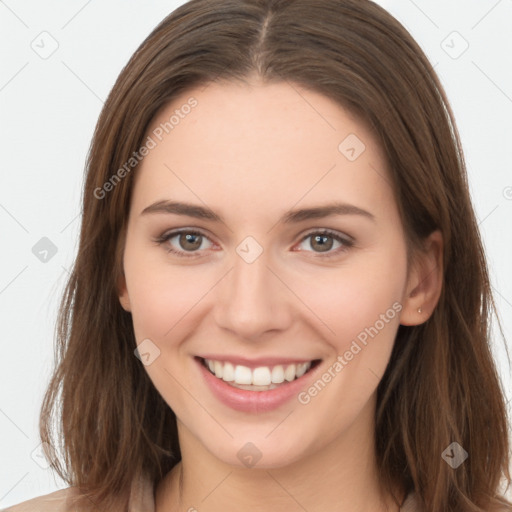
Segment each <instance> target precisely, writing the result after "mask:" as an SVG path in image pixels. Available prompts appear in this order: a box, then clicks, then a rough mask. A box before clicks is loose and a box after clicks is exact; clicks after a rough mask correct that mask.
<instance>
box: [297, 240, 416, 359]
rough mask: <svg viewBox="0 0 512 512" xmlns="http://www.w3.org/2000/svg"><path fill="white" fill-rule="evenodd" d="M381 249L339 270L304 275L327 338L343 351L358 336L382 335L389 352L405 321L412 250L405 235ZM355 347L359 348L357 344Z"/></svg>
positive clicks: (364, 338) (357, 256)
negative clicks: (406, 245)
mask: <svg viewBox="0 0 512 512" xmlns="http://www.w3.org/2000/svg"><path fill="white" fill-rule="evenodd" d="M381 247H382V249H379V250H378V251H375V252H370V251H366V252H365V253H363V252H360V253H359V254H354V255H353V256H352V257H351V258H349V259H347V260H346V262H345V263H344V264H343V265H340V267H339V268H338V269H328V270H327V271H326V272H324V273H323V274H318V275H317V276H316V278H315V279H311V276H309V277H303V278H301V279H302V281H301V287H303V291H302V293H306V290H307V295H306V296H307V297H308V306H310V307H311V309H312V310H313V311H314V312H315V314H316V316H317V317H318V318H320V320H321V321H322V323H323V324H324V325H325V327H326V328H325V329H322V330H323V331H324V332H325V333H326V340H328V341H329V343H330V344H331V346H332V347H333V348H334V349H335V350H336V352H337V354H343V353H344V352H345V351H347V350H349V349H350V347H351V346H352V342H353V341H354V340H359V341H360V345H361V346H365V342H368V340H373V339H379V340H381V345H383V344H386V345H387V347H386V348H382V349H379V350H383V352H384V353H385V354H387V352H388V349H389V348H390V347H389V345H392V344H393V341H394V336H395V334H396V330H397V328H398V325H399V318H400V310H401V308H402V306H401V302H400V301H401V300H402V293H403V289H404V286H405V282H406V271H407V269H406V253H405V248H404V246H403V245H402V243H401V241H400V240H397V243H396V244H395V245H391V246H390V245H388V246H381ZM354 350H357V348H355V349H354Z"/></svg>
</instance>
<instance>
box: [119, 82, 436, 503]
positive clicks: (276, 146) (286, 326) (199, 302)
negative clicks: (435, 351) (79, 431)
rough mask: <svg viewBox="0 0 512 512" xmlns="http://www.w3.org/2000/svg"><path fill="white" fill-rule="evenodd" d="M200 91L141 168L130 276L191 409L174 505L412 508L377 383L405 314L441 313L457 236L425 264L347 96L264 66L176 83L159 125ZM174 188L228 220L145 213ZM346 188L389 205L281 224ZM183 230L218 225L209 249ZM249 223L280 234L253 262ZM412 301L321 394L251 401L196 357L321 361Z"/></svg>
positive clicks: (137, 322)
mask: <svg viewBox="0 0 512 512" xmlns="http://www.w3.org/2000/svg"><path fill="white" fill-rule="evenodd" d="M191 96H193V97H194V98H196V99H197V101H198V105H197V106H196V107H195V108H194V109H192V111H191V112H190V113H189V114H188V115H187V116H184V118H183V119H180V121H179V124H178V125H176V126H175V127H174V129H173V130H172V131H171V132H170V133H169V134H168V135H166V136H165V137H164V138H163V140H162V141H161V142H159V143H158V145H157V146H156V147H155V148H154V149H152V150H151V151H150V152H149V154H148V155H147V156H146V157H145V158H144V160H143V161H142V163H141V165H140V167H139V168H138V169H137V173H136V177H135V184H134V190H133V196H132V203H131V207H130V215H129V219H128V227H127V233H126V242H125V252H124V277H123V279H122V280H121V282H120V283H119V298H120V302H121V304H122V306H123V307H124V308H125V310H127V311H130V312H131V313H132V317H133V325H134V331H135V336H136V339H137V343H141V342H142V340H144V339H148V338H149V339H150V340H151V342H152V343H154V344H155V345H156V346H157V347H158V349H159V350H160V355H159V356H158V357H157V358H156V359H155V360H154V361H153V362H152V363H151V364H149V365H148V366H145V369H146V370H147V372H148V374H149V376H150V378H151V380H152V382H153V383H154V385H155V387H156V389H157V390H158V391H159V392H160V394H161V395H162V396H163V398H164V399H165V401H166V402H167V403H168V404H169V406H170V407H171V408H172V409H173V410H174V412H175V413H176V416H177V419H178V431H179V438H180V446H181V450H182V462H181V463H180V464H178V465H177V466H176V467H175V468H174V469H173V470H172V471H171V472H170V473H169V474H168V475H167V476H166V478H165V479H163V480H162V482H160V484H159V485H158V487H157V489H156V510H157V512H162V511H164V510H165V511H175V510H194V508H195V509H196V510H200V511H201V512H203V511H204V512H210V511H211V512H213V511H226V510H252V511H260V510H261V511H265V512H268V511H274V510H275V511H280V510H289V511H295V510H297V511H299V510H300V511H303V510H304V509H306V510H308V511H309V512H313V511H320V510H321V511H331V510H332V511H334V510H336V511H340V510H347V511H349V510H350V511H351V512H362V511H370V510H372V511H384V510H398V509H397V507H396V505H395V504H394V503H393V501H392V499H391V496H390V494H389V493H388V492H387V491H386V490H384V489H381V486H380V484H379V475H378V473H377V470H376V465H375V450H374V442H373V435H374V421H373V415H374V412H375V405H376V389H377V386H378V384H379V381H380V379H381V377H382V375H383V373H384V371H385V369H386V365H387V363H388V361H389V357H390V354H391V350H392V348H393V343H394V340H395V335H396V332H397V329H398V326H399V324H400V323H402V324H404V325H415V324H420V323H422V322H424V321H426V320H427V319H428V317H429V316H430V315H431V313H432V310H433V309H434V308H435V305H436V303H437V301H438V299H439V295H440V292H441V286H442V270H441V269H442V261H441V257H442V238H441V235H440V233H439V232H434V233H433V234H432V235H431V236H430V237H429V239H428V240H427V241H426V244H425V250H424V251H423V252H421V253H420V254H419V255H418V257H417V258H415V260H414V264H412V265H411V266H409V267H408V266H407V259H406V240H405V235H404V231H403V227H402V223H401V220H400V217H399V213H398V209H397V205H396V200H395V198H394V195H393V191H392V189H391V187H390V185H389V183H390V181H391V179H390V177H389V172H388V169H387V168H386V161H385V157H384V153H383V152H382V150H381V148H380V147H379V146H378V144H377V142H376V140H375V139H374V137H373V135H372V133H371V132H370V131H369V129H368V127H367V126H366V125H365V124H364V123H363V122H361V121H360V120H358V119H357V118H355V117H354V116H353V115H351V114H350V113H349V112H348V111H347V110H345V109H344V108H342V107H341V106H340V105H338V104H337V103H334V102H333V101H331V100H330V99H328V98H326V97H324V96H322V95H319V94H317V93H314V92H312V91H306V90H304V89H301V88H300V87H299V86H298V85H296V84H294V85H293V86H292V85H291V84H289V83H278V84H272V85H268V84H267V85H265V84H263V83H261V82H259V81H258V80H257V79H256V78H254V80H252V81H251V82H250V85H245V84H244V85H240V84H235V83H229V82H228V83H212V84H210V85H208V86H207V87H206V88H201V89H199V88H198V89H194V90H190V91H187V92H186V93H184V94H183V95H182V96H181V97H179V98H176V99H175V100H174V101H173V102H172V104H170V105H168V106H167V107H166V108H165V109H164V110H163V111H161V112H160V113H159V114H158V115H157V117H156V118H155V119H154V121H153V125H152V126H151V127H150V130H149V131H148V134H149V135H150V134H151V131H152V130H153V129H154V128H155V127H157V126H158V125H159V124H160V123H161V122H164V121H165V120H168V119H169V117H170V116H171V115H172V113H173V112H174V110H175V109H177V108H180V107H181V106H182V105H183V104H185V103H186V101H187V99H188V98H190V97H191ZM349 134H356V135H357V137H358V138H359V139H360V140H361V141H362V142H363V143H364V145H365V150H364V151H363V152H362V153H361V154H360V155H359V156H358V158H356V159H355V160H354V161H349V160H348V159H347V158H346V156H345V155H344V154H342V152H340V150H339V149H338V146H339V144H340V142H342V141H343V140H344V139H345V138H346V137H347V136H348V135H349ZM171 199H172V200H174V201H180V202H187V203H192V204H194V205H199V206H207V207H209V208H211V209H212V210H214V211H215V212H216V213H218V214H219V215H221V216H222V218H223V219H224V223H222V222H216V221H213V220H208V219H198V218H194V217H189V216H183V215H177V214H170V213H150V214H141V212H142V211H143V210H144V209H145V208H146V207H148V206H149V205H151V204H152V203H154V202H157V201H161V200H171ZM333 201H338V202H344V203H349V204H352V205H356V206H357V207H359V208H362V209H364V210H366V211H368V212H370V213H371V214H372V215H373V216H374V220H371V219H369V218H367V217H365V216H362V215H355V214H346V215H330V216H327V217H324V218H316V219H315V218H313V219H306V220H302V221H301V222H298V223H293V224H289V225H287V224H284V223H280V222H279V219H280V218H281V216H282V215H283V214H284V213H285V212H287V211H288V210H290V209H300V208H309V207H316V206H322V205H325V204H327V203H331V202H333ZM180 228H187V229H193V230H200V231H201V232H202V233H203V234H204V235H205V237H204V238H202V239H201V238H200V239H199V240H202V243H201V245H200V246H199V248H194V247H192V249H190V245H187V243H186V241H183V240H181V244H180V237H179V236H174V237H173V238H172V239H171V240H168V241H166V242H164V243H162V244H158V243H155V241H154V239H155V238H157V237H159V236H160V235H162V234H165V233H169V232H170V231H172V230H175V229H180ZM322 229H330V230H334V231H335V232H336V233H337V234H339V236H341V237H345V238H346V237H347V236H349V237H352V239H353V240H354V245H353V246H351V247H345V246H344V244H343V242H338V241H336V239H334V238H331V237H330V236H328V237H327V239H325V242H326V243H327V245H328V248H327V250H326V249H324V250H322V246H321V245H319V244H315V243H314V237H313V236H309V237H308V238H306V236H307V235H314V234H315V233H318V231H319V230H322ZM247 236H252V237H253V238H254V239H255V240H256V241H257V243H258V244H259V245H260V246H261V248H262V249H263V252H262V253H261V255H260V256H259V257H258V258H257V259H256V260H255V261H254V262H252V263H250V264H249V263H247V262H246V261H245V260H244V259H243V258H242V257H240V256H239V254H238V253H237V251H236V249H237V247H238V246H239V244H240V243H241V242H242V241H243V240H244V239H245V238H246V237H247ZM330 244H332V245H330ZM169 247H173V248H174V249H176V250H179V251H181V252H183V253H187V250H188V251H189V252H188V253H189V254H190V253H191V252H192V253H193V254H194V256H193V257H188V258H187V257H179V256H177V255H174V254H172V253H169V252H168V248H169ZM324 247H325V246H324ZM340 247H341V248H342V250H340ZM325 250H326V251H327V252H324V251H325ZM194 251H195V252H194ZM326 254H330V255H332V257H330V258H328V257H326V256H325V255H326ZM394 303H399V304H400V305H401V311H399V312H398V313H397V314H396V316H395V317H394V318H393V319H391V320H389V321H388V322H387V323H385V326H384V327H383V328H381V329H380V330H379V332H378V334H377V335H376V336H375V337H374V338H373V339H372V338H370V339H369V341H368V343H367V345H366V346H364V347H363V349H362V350H361V351H360V352H359V353H358V354H357V355H355V356H354V357H353V359H352V360H351V361H349V362H348V363H347V365H346V366H345V367H344V368H343V370H342V371H340V372H339V373H337V375H336V377H335V378H333V379H332V380H331V382H329V383H328V385H326V386H325V388H323V389H322V390H321V391H320V392H319V393H318V394H317V395H316V396H315V397H313V398H312V399H311V400H310V402H309V403H307V404H302V403H300V402H299V400H297V399H292V400H290V401H289V402H287V403H286V404H284V405H282V406H281V407H279V408H278V409H276V410H273V411H269V412H264V413H259V414H252V413H247V412H239V411H235V410H233V409H231V408H229V407H227V406H226V405H224V404H222V403H221V402H219V401H218V400H217V398H216V397H215V396H214V395H213V394H212V393H211V391H210V389H209V388H208V387H207V385H206V384H205V382H204V381H203V379H202V378H201V375H200V373H199V370H198V367H197V363H196V362H195V360H194V356H197V355H198V354H205V353H213V352H214V353H218V354H235V355H239V356H243V357H247V358H256V357H262V356H265V357H270V356H276V357H289V358H290V359H291V358H297V357H300V358H303V359H321V360H322V362H321V364H320V366H319V368H318V370H317V372H318V373H317V375H321V374H322V373H324V372H326V371H328V368H329V367H331V366H332V365H333V363H334V362H335V361H336V358H337V356H338V355H343V354H344V353H345V352H346V351H347V350H348V349H349V348H350V345H351V343H352V341H353V340H354V339H355V338H356V337H357V335H358V334H359V333H361V332H362V331H364V329H365V327H369V326H373V325H375V323H376V321H377V320H378V319H379V318H380V317H379V315H382V314H385V313H386V311H387V310H389V309H390V308H391V307H392V305H393V304H394ZM420 307H421V308H422V312H421V313H419V312H418V308H420ZM311 384H312V382H309V384H308V386H309V385H311ZM247 442H251V443H253V444H254V445H255V446H256V447H257V448H258V450H259V452H261V454H262V456H261V459H260V460H259V461H258V463H257V464H256V465H255V466H254V467H251V468H248V467H246V466H244V464H242V462H241V461H240V460H239V458H238V457H237V453H238V452H239V450H240V449H241V448H242V447H243V446H244V445H246V443H247ZM326 468H328V470H327V469H326ZM180 482H181V486H180ZM396 491H397V492H398V493H399V496H400V497H401V498H403V495H401V494H400V490H399V489H398V488H397V489H396Z"/></svg>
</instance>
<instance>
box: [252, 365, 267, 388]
mask: <svg viewBox="0 0 512 512" xmlns="http://www.w3.org/2000/svg"><path fill="white" fill-rule="evenodd" d="M271 377H272V376H271V374H270V370H269V369H268V367H267V366H261V367H259V368H255V369H254V370H253V372H252V383H253V384H254V385H255V386H268V385H270V383H271V382H272V378H271Z"/></svg>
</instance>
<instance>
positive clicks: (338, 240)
mask: <svg viewBox="0 0 512 512" xmlns="http://www.w3.org/2000/svg"><path fill="white" fill-rule="evenodd" d="M308 239H309V243H308V242H307V240H308ZM301 245H302V246H303V247H302V248H301V249H300V250H301V251H306V252H313V253H316V254H317V255H318V256H320V257H325V258H329V257H331V256H337V255H339V254H340V253H343V252H345V251H346V250H347V249H349V248H350V247H352V246H353V245H354V241H353V240H352V239H350V238H349V237H343V236H341V235H339V234H338V233H336V232H334V231H329V230H322V231H314V232H312V233H309V234H308V235H306V236H305V237H304V238H303V239H302V242H301ZM309 249H312V250H309Z"/></svg>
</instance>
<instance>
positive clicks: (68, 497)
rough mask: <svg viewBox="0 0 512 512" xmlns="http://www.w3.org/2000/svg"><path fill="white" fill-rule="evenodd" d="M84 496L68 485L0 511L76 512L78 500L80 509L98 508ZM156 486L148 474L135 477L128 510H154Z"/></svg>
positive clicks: (84, 511)
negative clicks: (81, 498)
mask: <svg viewBox="0 0 512 512" xmlns="http://www.w3.org/2000/svg"><path fill="white" fill-rule="evenodd" d="M81 496H83V494H81V493H80V492H79V490H78V488H76V487H66V488H65V489H61V490H59V491H55V492H52V493H51V494H45V495H44V496H39V497H37V498H33V499H31V500H28V501H23V502H22V503H18V504H17V505H12V506H11V507H7V508H4V509H0V512H76V511H77V510H78V509H77V502H80V505H79V506H80V511H82V512H93V511H95V510H97V508H96V507H94V506H93V505H92V504H91V503H89V502H87V501H86V502H85V503H86V504H85V505H84V503H83V501H82V500H80V497H81ZM154 511H155V501H154V486H153V481H152V479H151V478H149V476H148V475H146V474H141V475H139V476H137V477H135V478H134V479H133V481H132V485H131V489H130V501H129V504H128V512H154Z"/></svg>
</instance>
